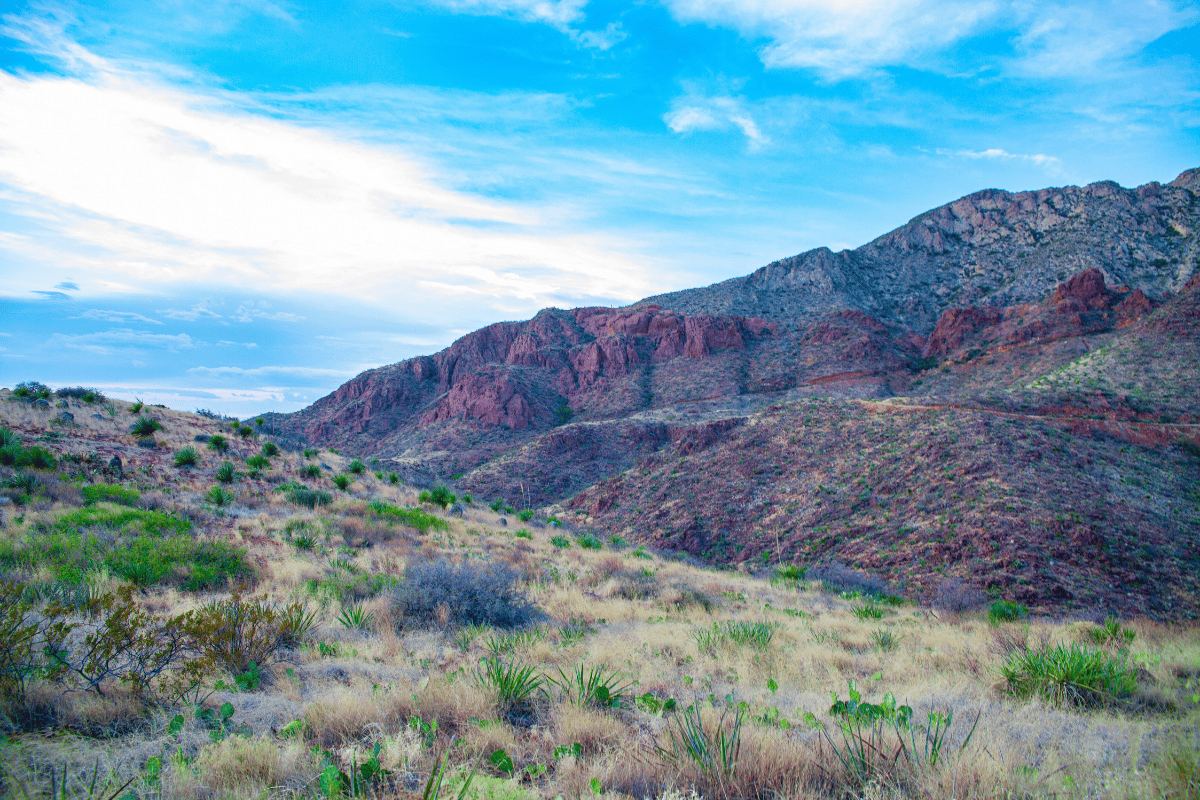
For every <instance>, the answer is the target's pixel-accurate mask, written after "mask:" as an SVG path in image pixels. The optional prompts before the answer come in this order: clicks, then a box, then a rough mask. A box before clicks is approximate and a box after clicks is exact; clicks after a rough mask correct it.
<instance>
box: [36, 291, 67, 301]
mask: <svg viewBox="0 0 1200 800" xmlns="http://www.w3.org/2000/svg"><path fill="white" fill-rule="evenodd" d="M33 294H40V295H41V296H42V297H44V298H46V299H47V300H70V299H71V295H69V294H67V293H66V292H47V291H43V290H39V289H34V290H33Z"/></svg>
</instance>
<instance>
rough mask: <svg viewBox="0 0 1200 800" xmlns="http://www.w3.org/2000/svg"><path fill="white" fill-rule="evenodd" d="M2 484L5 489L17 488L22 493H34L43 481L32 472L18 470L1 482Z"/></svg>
mask: <svg viewBox="0 0 1200 800" xmlns="http://www.w3.org/2000/svg"><path fill="white" fill-rule="evenodd" d="M0 485H3V486H4V488H5V489H16V490H17V491H18V492H20V493H21V494H22V495H32V494H34V493H35V492H37V490H38V488H39V487H40V486H41V485H42V481H41V479H39V478H38V476H37V475H35V474H34V473H32V472H24V471H22V470H18V471H17V472H16V473H14V474H12V475H9V476H8V477H7V478H5V479H4V480H3V481H2V482H0Z"/></svg>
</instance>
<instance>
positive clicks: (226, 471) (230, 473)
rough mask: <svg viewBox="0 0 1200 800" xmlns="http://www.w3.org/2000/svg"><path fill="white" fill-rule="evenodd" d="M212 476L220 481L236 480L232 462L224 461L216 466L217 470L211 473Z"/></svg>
mask: <svg viewBox="0 0 1200 800" xmlns="http://www.w3.org/2000/svg"><path fill="white" fill-rule="evenodd" d="M213 477H215V478H216V479H217V480H218V481H220V482H221V483H233V482H234V481H235V480H237V470H236V469H234V467H233V464H232V463H230V462H228V461H226V462H224V463H223V464H221V466H219V467H217V471H216V472H215V473H214V474H213Z"/></svg>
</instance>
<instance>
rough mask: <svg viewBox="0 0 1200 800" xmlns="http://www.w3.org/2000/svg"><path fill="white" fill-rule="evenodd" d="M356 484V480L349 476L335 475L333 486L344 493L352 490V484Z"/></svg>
mask: <svg viewBox="0 0 1200 800" xmlns="http://www.w3.org/2000/svg"><path fill="white" fill-rule="evenodd" d="M352 483H354V479H353V478H351V477H350V476H349V475H334V476H333V485H334V486H336V487H337V488H339V489H341V490H342V491H343V492H344V491H346V490H347V489H349V488H350V484H352Z"/></svg>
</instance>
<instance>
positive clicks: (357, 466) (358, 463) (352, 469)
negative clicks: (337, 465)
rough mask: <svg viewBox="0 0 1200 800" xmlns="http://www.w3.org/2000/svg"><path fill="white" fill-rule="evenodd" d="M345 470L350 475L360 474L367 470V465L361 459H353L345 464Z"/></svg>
mask: <svg viewBox="0 0 1200 800" xmlns="http://www.w3.org/2000/svg"><path fill="white" fill-rule="evenodd" d="M346 471H347V472H349V473H350V474H351V475H362V474H363V473H364V472H366V471H367V465H366V464H364V463H363V462H362V459H358V458H356V459H354V460H353V461H351V462H350V463H349V464H347V465H346Z"/></svg>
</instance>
